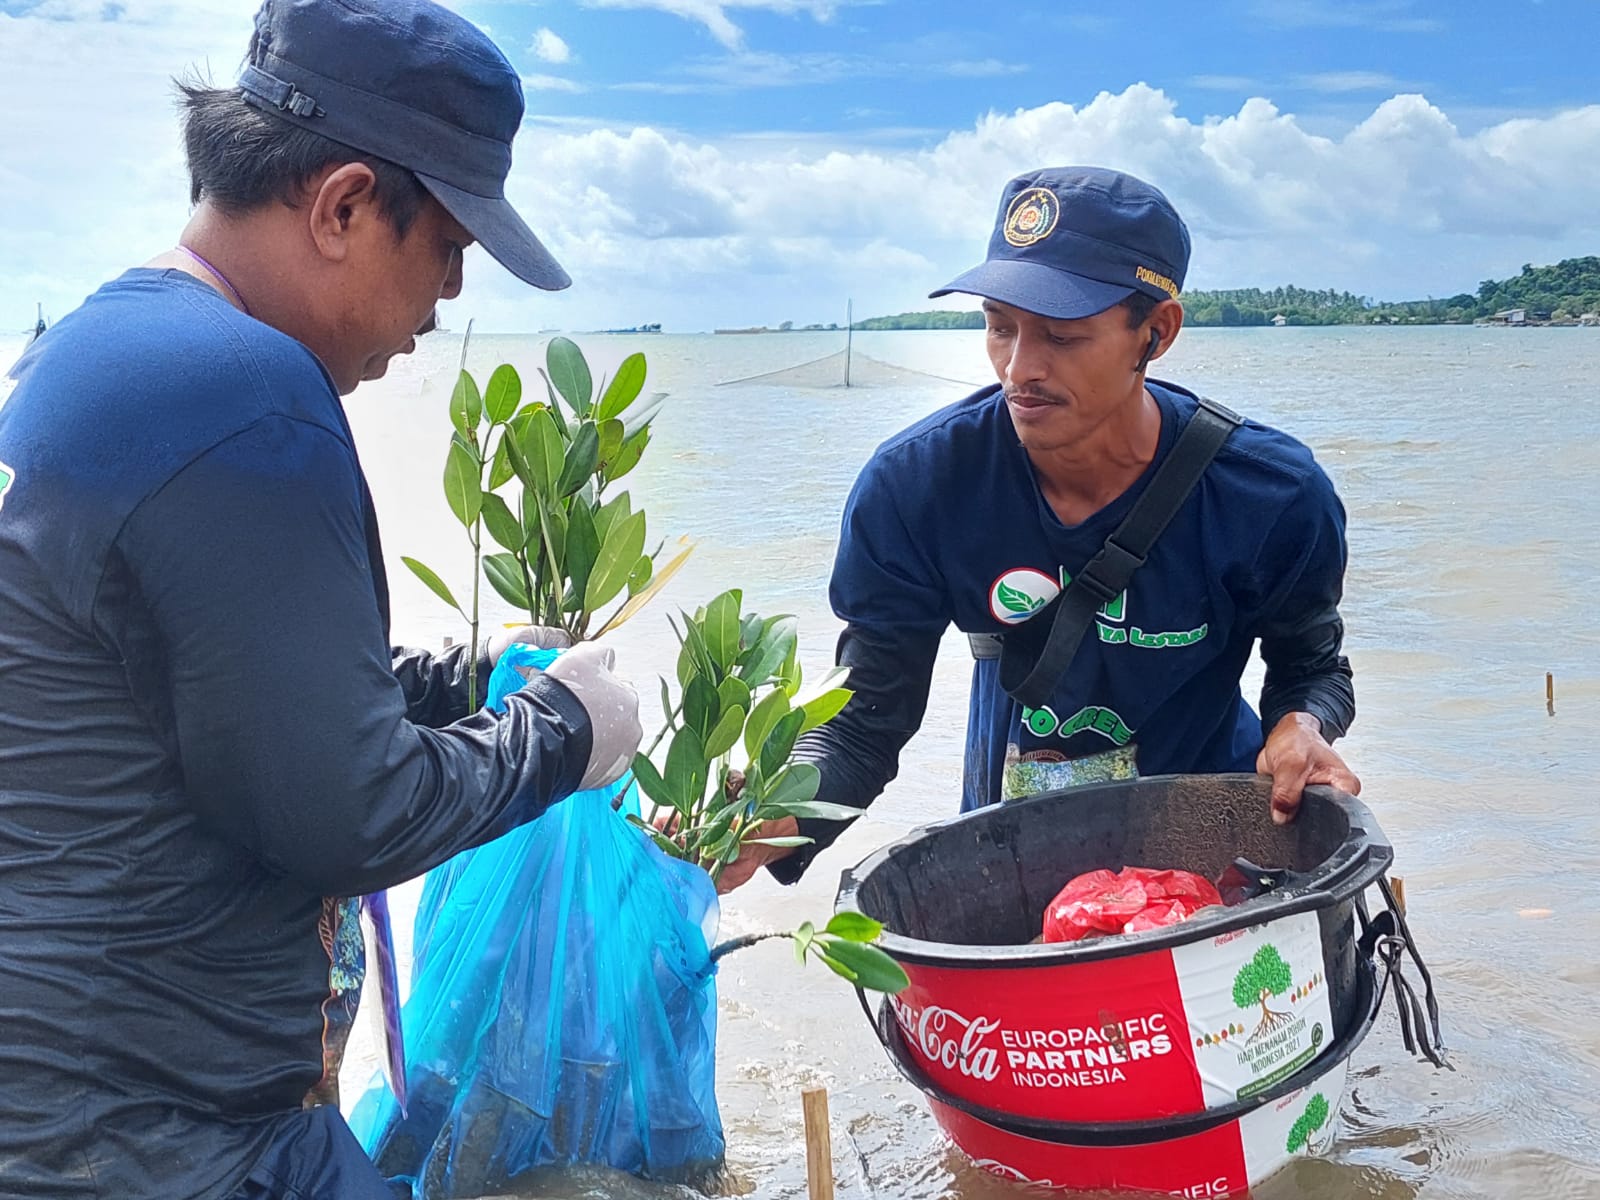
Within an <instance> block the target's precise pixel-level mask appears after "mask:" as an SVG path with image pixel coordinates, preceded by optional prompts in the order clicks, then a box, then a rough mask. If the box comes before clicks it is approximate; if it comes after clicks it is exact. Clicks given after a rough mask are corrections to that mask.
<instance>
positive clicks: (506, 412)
mask: <svg viewBox="0 0 1600 1200" xmlns="http://www.w3.org/2000/svg"><path fill="white" fill-rule="evenodd" d="M521 403H522V376H520V375H518V374H517V369H516V368H515V367H513V366H512V365H511V364H510V363H501V364H500V365H499V366H498V367H496V368H495V369H494V374H492V375H490V376H489V386H488V388H486V389H485V391H484V393H483V411H484V412H486V413H488V414H489V420H491V421H493V422H494V423H495V424H496V425H499V424H501V423H502V422H504V421H509V420H510V419H511V417H512V415H513V414H514V413H515V412H516V411H517V405H519V404H521Z"/></svg>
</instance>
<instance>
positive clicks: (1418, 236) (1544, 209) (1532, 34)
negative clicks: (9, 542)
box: [0, 0, 1600, 330]
mask: <svg viewBox="0 0 1600 1200" xmlns="http://www.w3.org/2000/svg"><path fill="white" fill-rule="evenodd" d="M450 3H451V4H452V6H453V7H456V8H458V9H459V10H460V11H462V12H463V13H465V14H466V15H467V16H468V17H470V18H471V19H473V20H475V21H477V22H478V23H479V24H480V25H482V26H484V27H485V28H486V29H488V30H489V31H490V32H491V34H492V35H493V36H494V37H495V38H496V40H497V41H498V42H499V43H500V44H501V46H502V47H503V48H504V49H505V51H506V53H507V54H508V56H509V57H510V58H511V60H512V61H513V62H514V63H515V64H516V66H517V67H518V69H519V70H520V71H521V72H522V74H523V76H524V79H525V84H526V89H527V98H528V119H527V121H526V123H525V126H524V130H523V133H522V135H521V137H520V138H519V141H518V146H517V154H516V166H515V168H514V170H513V176H512V180H511V184H510V188H509V191H510V194H511V195H512V198H513V200H514V201H515V202H516V203H517V204H518V205H519V206H520V207H522V208H523V209H524V211H525V213H526V215H527V216H528V218H529V220H530V222H531V223H532V224H533V226H534V228H535V229H537V230H538V231H539V232H540V233H541V235H543V236H545V238H546V240H547V242H548V243H549V244H550V246H551V248H552V249H553V250H554V251H555V253H556V254H557V256H558V257H559V258H560V259H561V260H562V262H563V263H564V264H565V265H566V266H567V267H568V269H569V270H570V271H571V273H572V275H573V277H574V280H575V284H574V287H573V288H572V289H571V290H570V291H569V292H566V293H562V294H560V295H558V296H550V295H544V294H540V293H534V292H530V291H528V290H527V289H524V288H522V287H520V285H517V284H516V283H515V282H514V281H513V280H511V278H510V277H509V276H507V275H506V274H505V273H504V272H502V271H500V270H499V268H498V267H497V266H496V265H495V264H493V263H492V262H491V261H490V260H488V259H487V257H486V256H483V255H481V254H474V255H473V256H472V257H471V258H469V264H468V266H469V272H468V283H467V291H466V293H465V294H464V296H463V297H462V299H461V300H459V301H457V302H456V303H455V304H453V305H451V306H450V308H449V310H447V312H446V319H447V321H448V322H449V323H450V324H452V325H455V326H459V325H460V324H462V323H464V321H465V319H466V318H467V317H469V316H471V317H475V318H476V319H477V320H478V321H479V324H480V327H483V328H489V329H502V330H519V329H540V328H546V327H563V328H568V329H587V328H595V327H608V326H615V325H631V324H635V323H639V322H644V321H660V322H663V323H664V324H665V325H666V326H667V327H668V328H669V329H677V330H693V329H705V328H711V327H714V326H719V325H733V324H740V325H743V324H760V323H773V324H775V323H777V322H779V321H782V320H794V321H797V322H799V323H807V322H812V321H830V320H836V319H838V316H839V313H840V311H841V310H842V308H843V301H844V299H845V298H846V297H853V298H854V300H855V305H856V312H857V313H858V314H860V313H877V312H894V311H900V310H903V309H908V308H915V307H932V306H933V305H932V304H930V303H929V302H928V301H927V300H926V299H925V296H926V293H927V292H928V291H929V290H931V289H933V288H934V287H936V286H938V285H939V284H940V283H942V282H944V281H945V280H946V279H948V278H949V277H950V276H952V275H954V274H955V273H957V272H959V271H961V270H962V269H964V268H965V267H967V266H969V265H971V263H972V262H973V261H976V259H977V257H979V256H980V255H981V253H982V247H983V245H984V242H985V240H986V238H987V234H988V229H989V225H990V222H991V221H992V218H993V213H994V207H995V203H996V200H997V198H998V195H999V192H1000V188H1001V187H1002V185H1003V184H1004V182H1005V180H1006V179H1007V178H1008V177H1009V176H1011V175H1013V174H1016V173H1017V172H1020V171H1023V170H1027V169H1030V168H1033V167H1037V166H1043V165H1054V164H1060V163H1066V162H1085V163H1095V164H1099V165H1106V166H1113V167H1118V168H1121V169H1125V170H1130V171H1133V172H1135V173H1137V174H1140V175H1142V176H1143V177H1145V178H1147V179H1149V180H1151V181H1152V182H1154V183H1156V184H1157V185H1159V186H1160V187H1162V188H1163V189H1164V190H1165V191H1167V193H1168V194H1169V195H1170V196H1171V197H1172V199H1173V200H1174V202H1175V203H1176V204H1177V206H1178V208H1179V209H1180V211H1181V212H1182V213H1183V214H1184V216H1185V218H1186V220H1187V221H1188V223H1189V226H1190V229H1191V231H1192V233H1193V235H1194V243H1195V251H1194V258H1193V262H1192V265H1191V270H1190V278H1189V284H1190V286H1191V287H1232V286H1250V285H1261V286H1272V285H1275V284H1280V283H1297V284H1300V285H1302V286H1308V287H1335V288H1342V289H1349V290H1351V291H1355V292H1357V293H1360V294H1365V295H1371V296H1374V297H1378V298H1384V299H1408V298H1413V297H1420V296H1425V295H1430V294H1431V295H1448V294H1451V293H1454V292H1456V291H1460V290H1471V289H1472V288H1474V287H1475V286H1476V284H1477V282H1478V281H1479V280H1481V279H1484V278H1489V277H1493V276H1503V275H1506V274H1510V273H1513V272H1515V271H1516V270H1517V269H1518V268H1519V267H1520V266H1521V264H1522V263H1524V262H1539V263H1542V262H1551V261H1555V260H1556V259H1559V258H1562V257H1570V256H1574V255H1582V254H1596V253H1600V71H1597V70H1596V69H1595V66H1594V58H1593V54H1592V50H1591V48H1592V47H1594V46H1596V45H1600V3H1596V2H1595V0H1542V2H1540V0H1502V2H1501V3H1495V4H1491V3H1485V2H1482V0H1465V2H1457V3H1450V4H1445V3H1431V4H1430V3H1421V2H1416V0H1352V2H1350V3H1335V2H1333V0H1276V2H1274V0H1219V2H1217V3H1210V4H1195V3H1186V4H1185V3H1175V2H1171V0H1153V2H1152V0H1147V2H1145V3H1142V4H1139V5H1131V4H1127V5H1111V4H1104V5H1100V6H1090V5H1086V4H1080V3H1071V2H1068V0H1056V2H1054V3H1050V2H1037V0H1013V2H1012V3H1009V4H980V3H975V2H972V0H876V2H867V0H862V2H859V3H852V2H849V0H539V2H535V0H450ZM253 9H254V4H253V3H251V2H250V0H237V2H235V0H116V2H115V3H107V2H106V0H0V111H3V112H5V113H6V114H7V117H6V120H5V121H4V123H3V124H0V329H4V328H12V327H20V326H21V325H23V324H26V323H28V321H30V320H31V314H32V307H33V305H32V302H33V300H34V299H35V298H37V299H39V300H42V301H43V302H44V303H45V306H46V309H47V311H49V312H51V313H54V314H56V315H59V314H60V313H62V312H64V311H66V310H67V309H68V308H70V307H71V306H72V305H73V304H75V303H76V302H77V301H78V300H79V299H80V298H81V297H82V296H83V295H85V294H86V293H87V292H88V291H90V290H92V289H93V288H94V287H95V286H96V285H97V284H98V283H99V282H100V281H101V280H103V279H105V278H107V277H110V276H112V275H114V274H116V273H117V272H118V271H119V270H120V269H122V268H123V267H124V266H126V265H129V264H131V263H137V262H139V261H142V260H143V259H144V258H147V257H149V256H150V255H152V254H154V253H157V252H159V251H160V250H162V249H164V248H166V247H168V246H170V245H171V244H172V242H173V240H174V239H175V237H176V235H177V233H178V231H179V230H180V229H181V228H182V225H183V222H184V220H185V218H186V215H187V211H188V209H187V195H186V188H185V180H184V175H183V164H182V160H181V156H180V154H179V151H178V144H177V135H176V123H175V121H174V117H173V110H172V105H171V91H170V78H171V76H173V75H174V74H176V73H179V72H181V71H183V70H184V69H186V68H188V67H190V66H193V65H199V66H200V67H201V68H202V69H209V70H210V71H211V73H212V75H213V76H214V77H215V78H217V79H219V80H227V79H229V78H231V77H232V75H233V72H234V71H235V70H236V68H237V64H238V61H239V57H240V55H241V53H242V51H243V47H244V43H245V41H246V39H247V37H248V34H249V29H250V15H251V13H252V12H253ZM939 303H940V304H942V305H959V304H961V303H962V302H961V301H960V300H958V299H948V300H944V301H940V302H939Z"/></svg>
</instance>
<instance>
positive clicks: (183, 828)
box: [0, 0, 639, 1200]
mask: <svg viewBox="0 0 1600 1200" xmlns="http://www.w3.org/2000/svg"><path fill="white" fill-rule="evenodd" d="M183 108H184V134H185V143H186V149H187V152H188V161H189V168H190V176H191V182H192V192H193V199H194V201H195V202H196V209H195V212H194V216H193V219H192V220H191V221H190V222H189V224H188V226H187V228H185V229H184V231H183V233H182V235H181V236H180V238H179V240H178V244H177V246H176V247H175V248H174V249H173V250H172V251H170V252H169V253H165V254H162V255H160V256H159V257H158V258H156V259H155V260H153V261H152V262H150V263H148V264H146V265H145V266H144V267H141V268H138V269H135V270H131V271H128V272H127V273H126V274H124V275H122V276H121V277H120V278H118V279H117V280H115V281H113V282H111V283H109V284H106V285H105V286H104V287H102V288H101V289H100V290H99V291H98V292H96V293H95V294H94V295H93V296H91V297H90V298H89V299H88V301H86V302H85V304H84V305H83V306H82V307H81V308H80V309H78V310H77V311H76V312H74V313H72V314H71V315H70V316H68V317H66V318H65V319H63V320H62V321H61V322H59V323H58V324H57V325H56V326H55V327H54V328H53V329H51V330H50V332H49V333H47V334H45V335H44V336H42V337H41V338H39V339H38V340H37V341H35V342H34V343H33V344H32V345H31V346H30V347H29V349H28V351H27V352H26V354H25V355H24V356H23V358H22V359H21V360H20V362H19V363H18V364H17V366H16V367H15V368H14V369H13V373H14V375H15V377H16V383H15V388H14V390H13V391H12V392H11V394H10V396H9V398H7V399H6V400H5V402H4V404H3V406H0V464H3V468H0V475H3V478H4V481H5V485H6V486H5V487H4V490H3V491H0V926H3V929H4V936H3V937H0V1081H3V1082H0V1092H3V1094H4V1096H5V1102H4V1103H0V1196H6V1197H10V1196H28V1197H35V1198H41V1200H42V1198H65V1197H71V1198H74V1200H76V1198H80V1197H102V1198H105V1200H224V1198H228V1197H240V1198H248V1200H267V1198H269V1197H270V1198H277V1197H295V1198H299V1200H313V1198H314V1200H379V1198H383V1200H388V1197H389V1196H390V1194H391V1193H390V1191H389V1189H388V1188H387V1187H385V1185H384V1184H383V1181H382V1180H381V1179H380V1178H379V1177H378V1174H377V1172H376V1170H375V1169H374V1168H373V1167H372V1165H371V1164H370V1163H369V1162H368V1161H367V1159H366V1157H365V1155H363V1154H362V1152H361V1149H360V1147H359V1146H358V1145H357V1144H356V1142H355V1140H354V1138H353V1137H352V1136H351V1134H350V1131H349V1130H348V1129H347V1128H346V1127H345V1125H344V1123H343V1121H342V1119H341V1118H340V1116H339V1112H338V1108H337V1106H336V1103H335V1102H336V1100H337V1074H338V1068H339V1063H340V1058H341V1055H342V1052H343V1047H344V1041H345V1038H346V1036H347V1034H348V1031H349V1021H350V1017H351V1015H352V1010H353V1007H354V1001H355V997H356V996H357V995H358V994H359V985H360V977H361V964H360V961H359V946H360V941H361V939H360V935H359V932H358V931H357V930H356V928H355V925H354V919H355V906H354V902H353V901H350V900H348V899H339V898H341V897H344V898H348V897H352V896H359V895H362V894H364V893H368V892H372V891H376V890H378V889H382V888H386V887H389V886H391V885H394V884H397V883H399V882H401V881H403V880H406V879H410V878H413V877H415V876H417V875H420V874H422V873H423V872H424V871H426V870H428V869H429V868H430V867H433V866H434V865H436V864H438V863H440V862H443V861H444V860H446V859H448V858H450V857H451V856H452V855H454V854H456V853H458V852H460V851H462V850H465V849H467V848H469V847H471V846H475V845H478V844H480V843H482V842H485V841H487V840H489V839H491V838H493V837H496V836H498V835H499V834H501V833H504V832H506V831H507V830H509V829H511V828H513V827H514V826H516V825H518V824H520V823H522V822H525V821H528V820H530V819H532V818H533V817H535V816H537V815H538V814H539V813H541V812H543V811H544V810H545V809H546V808H548V806H549V805H550V804H551V803H553V802H554V801H555V800H557V799H559V798H561V797H563V796H566V795H568V794H570V793H571V792H573V791H574V790H576V789H578V788H580V787H582V788H589V787H595V786H599V785H600V784H602V783H605V782H608V781H610V780H614V779H616V778H618V777H619V775H620V774H621V773H622V771H623V770H624V769H625V767H626V765H627V763H628V761H629V760H630V758H631V756H632V753H633V751H634V749H635V748H636V747H637V745H638V741H639V720H638V713H637V698H636V697H635V696H634V694H633V692H632V690H631V689H630V688H628V687H626V685H624V684H622V683H620V682H619V681H618V680H617V679H616V678H614V677H613V675H612V674H611V671H610V666H611V664H610V659H609V651H602V650H600V649H598V648H596V647H594V646H580V647H578V648H576V649H574V650H572V651H570V652H569V653H568V654H566V655H564V656H563V657H562V658H561V659H560V660H559V661H558V662H557V663H556V664H555V665H554V666H552V667H551V669H550V670H549V671H548V672H547V674H546V675H545V677H544V678H542V679H538V680H535V681H534V682H533V683H532V684H531V685H530V686H529V687H528V688H527V689H525V690H524V691H522V692H519V693H517V694H516V695H513V696H511V697H509V698H508V701H507V711H506V712H505V713H504V715H503V716H500V717H495V716H493V715H491V714H484V713H479V712H476V711H475V710H476V709H477V708H478V705H477V703H475V698H473V697H469V696H468V695H467V674H468V666H469V664H468V663H467V661H466V654H465V651H464V650H457V651H454V652H451V653H448V654H445V655H441V656H436V657H435V656H429V655H426V654H422V653H418V652H414V651H400V650H394V651H392V650H391V648H390V646H389V643H388V623H389V621H388V617H389V601H388V590H387V585H386V581H385V572H384V564H383V555H382V549H381V546H380V544H379V539H378V530H377V522H376V517H375V515H374V513H373V508H372V499H371V496H370V494H369V492H368V489H367V485H366V482H365V479H364V478H363V475H362V471H361V466H360V463H359V462H358V461H357V457H356V448H355V444H354V441H353V439H352V437H351V432H350V427H349V425H348V423H347V422H346V419H345V414H344V410H343V408H342V406H341V404H340V400H339V397H340V396H341V395H343V394H346V393H348V392H350V391H351V390H352V389H353V388H354V387H355V386H356V385H357V384H358V383H359V382H360V381H361V380H363V379H375V378H377V377H379V376H381V375H382V374H383V373H384V371H385V369H386V368H387V366H388V363H389V361H390V360H391V359H392V358H393V357H394V356H395V355H397V354H403V353H406V352H408V351H409V350H410V349H411V347H412V344H413V338H414V337H415V336H416V335H417V334H418V333H420V332H423V331H425V330H426V329H427V328H429V327H431V325H432V322H433V312H434V307H435V305H436V304H437V303H438V302H439V301H440V300H441V299H449V298H451V297H453V296H455V295H456V294H457V293H458V292H459V291H460V289H461V282H462V278H461V272H462V253H463V251H464V250H465V248H466V246H467V245H468V244H469V243H471V242H473V241H477V242H479V243H481V244H482V245H483V246H484V248H485V249H486V250H487V251H488V252H489V253H490V254H491V255H493V256H494V257H495V258H496V259H498V260H499V261H500V262H501V263H502V264H504V265H505V266H506V267H507V268H508V269H509V270H510V271H512V272H513V273H514V274H515V275H517V276H519V277H520V278H522V279H523V280H526V281H527V282H528V283H531V284H533V285H534V286H536V287H540V288H546V289H556V288H562V287H565V286H566V285H567V283H568V279H567V275H566V272H564V271H563V270H562V269H561V267H560V266H559V265H557V263H556V262H555V260H554V259H553V258H552V257H551V256H550V254H549V253H548V252H547V251H546V250H545V248H544V247H543V246H542V245H541V244H540V242H539V240H538V239H537V238H536V237H535V236H534V235H533V234H532V233H531V232H530V231H529V229H528V227H527V225H526V224H524V223H523V221H522V219H521V218H520V217H519V216H518V215H517V214H516V212H514V211H513V210H512V208H511V206H510V205H509V204H508V203H507V202H506V199H505V190H504V189H505V179H506V174H507V172H508V171H509V169H510V166H511V142H512V138H513V137H514V136H515V134H516V131H517V129H518V127H519V125H520V124H521V120H522V112H523V100H522V92H521V86H520V84H519V82H518V76H517V73H516V71H515V69H514V68H513V67H512V66H511V64H510V63H508V62H507V61H506V59H505V57H504V56H503V55H502V54H501V53H500V52H499V51H498V50H497V49H496V48H495V46H494V45H493V43H491V42H490V41H489V40H488V38H486V37H485V36H484V35H483V34H482V33H481V32H480V31H479V30H478V29H477V28H476V27H475V26H473V25H472V24H471V23H469V22H467V21H466V20H463V19H462V18H460V17H458V16H456V15H454V14H452V13H450V12H449V11H447V10H445V9H443V8H441V7H438V6H437V5H434V4H431V3H427V2H425V0H267V2H266V4H265V5H264V7H262V9H261V10H260V13H259V14H258V15H257V17H256V23H255V36H254V38H253V39H252V41H251V44H250V51H249V59H248V64H247V65H246V67H245V68H244V72H243V75H242V77H241V79H240V81H239V86H238V87H237V88H231V89H221V90H217V89H210V88H201V87H186V88H185V89H184V96H183ZM549 632H550V631H540V630H524V631H522V632H521V633H520V634H519V635H518V636H520V637H521V638H523V639H525V640H534V641H548V635H549ZM502 640H503V638H502ZM498 648H499V647H498V646H497V645H496V644H494V642H491V645H490V648H489V649H490V651H491V652H493V651H495V650H497V649H498ZM488 666H489V664H488V662H487V661H485V662H484V663H482V664H481V665H480V667H479V678H480V679H484V678H486V677H487V673H488Z"/></svg>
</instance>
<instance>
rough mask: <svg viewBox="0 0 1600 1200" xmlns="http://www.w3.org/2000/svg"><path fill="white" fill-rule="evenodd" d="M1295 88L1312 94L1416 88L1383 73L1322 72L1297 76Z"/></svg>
mask: <svg viewBox="0 0 1600 1200" xmlns="http://www.w3.org/2000/svg"><path fill="white" fill-rule="evenodd" d="M1294 86H1296V87H1299V88H1304V89H1305V90H1307V91H1312V92H1327V93H1331V94H1338V93H1342V92H1389V93H1391V94H1392V93H1394V92H1398V91H1405V90H1407V89H1408V88H1410V87H1412V86H1414V85H1410V84H1406V83H1402V82H1401V81H1400V80H1398V79H1396V78H1395V77H1394V76H1393V75H1385V74H1383V73H1382V72H1381V71H1320V72H1318V73H1317V74H1314V75H1297V76H1295V79H1294Z"/></svg>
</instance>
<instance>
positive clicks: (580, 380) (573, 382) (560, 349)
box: [545, 337, 594, 474]
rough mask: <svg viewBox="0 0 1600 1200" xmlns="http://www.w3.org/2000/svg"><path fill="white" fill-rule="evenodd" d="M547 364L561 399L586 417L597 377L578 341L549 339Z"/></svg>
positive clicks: (546, 356)
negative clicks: (593, 374) (591, 373)
mask: <svg viewBox="0 0 1600 1200" xmlns="http://www.w3.org/2000/svg"><path fill="white" fill-rule="evenodd" d="M545 366H546V367H547V368H548V369H549V371H550V382H551V383H553V384H555V387H556V390H557V391H558V392H560V393H561V397H562V399H564V400H565V401H566V402H567V404H568V405H569V406H570V407H571V409H572V411H573V412H575V413H577V414H578V416H580V417H587V416H588V415H589V407H590V400H591V397H592V395H593V392H594V377H593V376H592V375H590V374H589V361H588V360H587V359H586V358H584V357H583V351H582V350H580V349H578V346H577V343H575V342H573V341H572V340H571V339H570V338H564V337H558V338H552V339H550V345H549V346H548V347H547V348H546V349H545ZM587 473H588V472H585V474H587Z"/></svg>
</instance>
